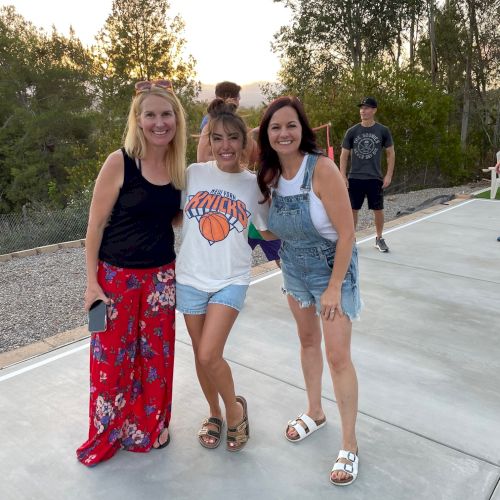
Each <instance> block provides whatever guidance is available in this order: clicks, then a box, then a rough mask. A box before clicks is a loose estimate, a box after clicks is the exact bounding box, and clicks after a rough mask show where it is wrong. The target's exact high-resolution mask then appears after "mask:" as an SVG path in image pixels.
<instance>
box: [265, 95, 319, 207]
mask: <svg viewBox="0 0 500 500" xmlns="http://www.w3.org/2000/svg"><path fill="white" fill-rule="evenodd" d="M286 106H290V107H292V108H293V109H295V111H296V112H297V116H298V117H299V122H300V125H301V126H302V139H301V141H300V145H299V149H300V151H301V152H302V153H313V154H321V151H320V149H319V148H318V145H317V144H316V134H315V133H314V131H313V129H312V128H311V126H310V125H309V120H308V119H307V115H306V112H305V110H304V106H303V105H302V103H301V102H300V100H299V99H298V98H297V97H295V96H281V97H278V98H277V99H275V100H274V101H272V102H271V104H269V106H268V107H267V109H266V111H265V112H264V116H263V117H262V120H261V121H260V126H259V146H260V165H259V169H258V172H257V182H258V184H259V188H260V190H261V191H262V194H263V195H264V201H266V200H268V199H269V197H270V196H271V188H272V187H276V185H277V184H278V179H279V177H280V175H281V164H280V160H279V157H278V154H277V153H276V151H275V150H274V149H273V148H272V146H271V143H270V142H269V135H268V130H267V129H268V128H269V123H270V122H271V119H272V117H273V115H274V113H276V111H278V110H280V109H281V108H284V107H286Z"/></svg>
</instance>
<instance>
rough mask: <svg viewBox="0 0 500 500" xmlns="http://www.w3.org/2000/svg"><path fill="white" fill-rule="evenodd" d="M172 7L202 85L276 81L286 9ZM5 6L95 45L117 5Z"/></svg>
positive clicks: (194, 1) (261, 5) (269, 4)
mask: <svg viewBox="0 0 500 500" xmlns="http://www.w3.org/2000/svg"><path fill="white" fill-rule="evenodd" d="M145 1H147V0H145ZM169 3H170V16H171V17H173V16H174V15H176V14H179V15H180V16H181V17H182V18H183V19H184V22H185V23H186V28H185V38H186V40H187V44H186V51H187V53H189V54H191V55H192V56H193V57H194V58H195V59H196V61H197V64H196V71H197V78H198V79H199V80H201V82H202V83H206V84H210V83H216V82H219V81H222V80H231V81H235V82H237V83H239V84H248V83H252V82H255V81H261V80H265V81H275V80H276V74H277V72H278V70H279V67H280V64H279V58H278V56H277V55H275V54H273V53H272V52H271V47H270V43H271V41H272V40H273V35H274V33H276V32H277V31H278V30H279V28H280V27H281V26H283V25H286V24H287V23H288V21H289V20H290V14H289V11H288V10H287V9H285V7H283V5H282V4H276V3H274V2H273V0H251V1H250V2H243V1H238V0H210V1H203V0H169ZM0 5H2V6H3V5H14V7H15V8H16V10H17V12H18V13H19V14H21V15H22V16H23V17H24V18H25V19H27V20H28V21H31V22H32V23H33V24H34V25H35V26H38V27H41V28H44V29H45V30H48V31H49V32H50V30H51V27H52V25H55V27H56V29H57V31H59V32H60V33H62V34H65V35H67V34H68V32H69V26H70V25H71V26H72V27H73V29H74V30H75V32H76V35H77V36H78V38H79V39H80V40H81V41H82V42H83V43H84V44H86V45H91V44H92V43H93V42H94V36H95V35H96V34H97V32H98V31H99V30H100V29H101V28H102V26H103V25H104V22H105V21H106V18H107V17H108V16H109V14H110V13H111V5H112V0H83V1H82V0H79V1H75V0H44V1H37V0H7V1H5V2H2V3H1V4H0ZM250 5H251V7H250Z"/></svg>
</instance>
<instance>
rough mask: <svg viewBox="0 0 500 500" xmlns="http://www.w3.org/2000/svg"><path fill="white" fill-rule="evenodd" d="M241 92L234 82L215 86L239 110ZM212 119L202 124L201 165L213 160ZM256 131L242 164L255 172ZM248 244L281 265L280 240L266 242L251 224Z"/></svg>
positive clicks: (256, 152) (199, 146)
mask: <svg viewBox="0 0 500 500" xmlns="http://www.w3.org/2000/svg"><path fill="white" fill-rule="evenodd" d="M240 91H241V87H240V86H239V85H237V84H236V83H233V82H220V83H218V84H217V85H216V86H215V96H216V98H220V99H222V100H224V101H225V102H226V103H227V104H231V105H234V106H235V109H236V108H238V106H239V103H240ZM209 118H210V113H207V114H206V115H205V116H204V117H203V120H202V122H201V135H200V138H199V141H198V149H197V153H196V156H197V157H196V161H198V162H199V163H203V162H207V161H209V160H213V157H212V148H211V145H210V141H209V138H208V126H207V125H208V122H209ZM255 131H256V130H255V129H254V130H251V131H248V132H247V140H246V145H245V149H244V155H243V156H242V160H241V164H242V165H244V166H246V167H248V168H249V169H250V170H255V168H256V165H257V161H258V159H259V151H258V147H257V143H256V142H255V140H254V138H253V132H255ZM248 244H249V245H250V247H251V249H252V250H254V249H255V247H257V246H260V247H261V249H262V251H263V252H264V255H265V256H266V259H267V260H269V261H271V260H274V261H275V262H276V265H277V266H279V265H280V258H279V254H278V252H279V249H280V245H281V242H280V241H279V240H266V239H265V238H263V237H262V236H261V235H260V233H259V232H258V231H257V229H256V228H255V227H254V225H253V224H250V227H249V229H248Z"/></svg>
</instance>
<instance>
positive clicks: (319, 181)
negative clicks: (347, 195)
mask: <svg viewBox="0 0 500 500" xmlns="http://www.w3.org/2000/svg"><path fill="white" fill-rule="evenodd" d="M341 186H344V187H345V184H344V181H343V180H342V176H341V174H340V171H339V169H338V167H337V165H336V164H335V163H334V162H333V160H331V159H330V158H328V157H327V156H320V157H319V158H318V163H317V164H316V168H315V169H314V176H313V189H314V192H315V193H316V195H317V196H318V197H319V198H320V199H321V195H322V193H324V192H325V193H331V192H332V189H336V188H340V187H341Z"/></svg>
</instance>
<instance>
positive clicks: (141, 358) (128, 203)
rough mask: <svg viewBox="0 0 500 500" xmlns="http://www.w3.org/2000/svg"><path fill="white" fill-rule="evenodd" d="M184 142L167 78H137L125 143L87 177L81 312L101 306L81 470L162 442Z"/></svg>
mask: <svg viewBox="0 0 500 500" xmlns="http://www.w3.org/2000/svg"><path fill="white" fill-rule="evenodd" d="M186 139H187V137H186V122H185V117H184V110H183V109H182V106H181V104H180V102H179V100H178V99H177V97H176V96H175V95H174V93H173V90H172V84H171V82H170V81H168V80H155V81H152V82H150V81H142V82H137V83H136V85H135V96H134V98H133V99H132V104H131V106H130V112H129V116H128V121H127V128H126V135H125V141H124V147H123V148H122V149H121V150H118V151H115V152H114V153H111V154H110V155H109V157H108V158H107V160H106V161H105V162H104V165H103V167H102V169H101V171H100V172H99V175H98V177H97V180H96V183H95V188H94V193H93V196H92V203H91V205H90V213H89V222H88V228H87V235H86V240H85V254H86V263H87V289H86V291H85V309H86V310H87V311H88V310H89V309H90V307H91V305H92V304H93V303H94V302H95V301H98V300H100V301H103V302H105V303H106V304H107V326H106V328H105V331H104V332H98V333H92V335H91V339H90V404H89V424H90V426H89V433H88V439H87V440H86V441H85V443H83V444H82V445H81V446H80V447H79V448H78V450H77V458H78V460H79V461H80V462H81V463H83V464H84V465H87V466H89V467H90V466H94V465H97V464H98V463H99V462H101V461H103V460H108V459H109V458H111V457H112V456H113V455H114V454H115V453H116V452H117V451H118V450H119V449H120V448H121V449H124V450H127V451H133V452H148V451H149V450H151V448H164V447H165V446H166V445H167V444H168V443H169V441H170V433H169V429H168V427H169V422H170V415H171V405H172V377H173V367H174V344H175V251H174V231H173V229H172V224H173V223H175V222H176V220H177V218H178V217H179V215H180V210H179V204H180V200H181V190H182V189H183V188H184V186H185V170H186V168H185V157H186ZM179 221H180V218H179Z"/></svg>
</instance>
